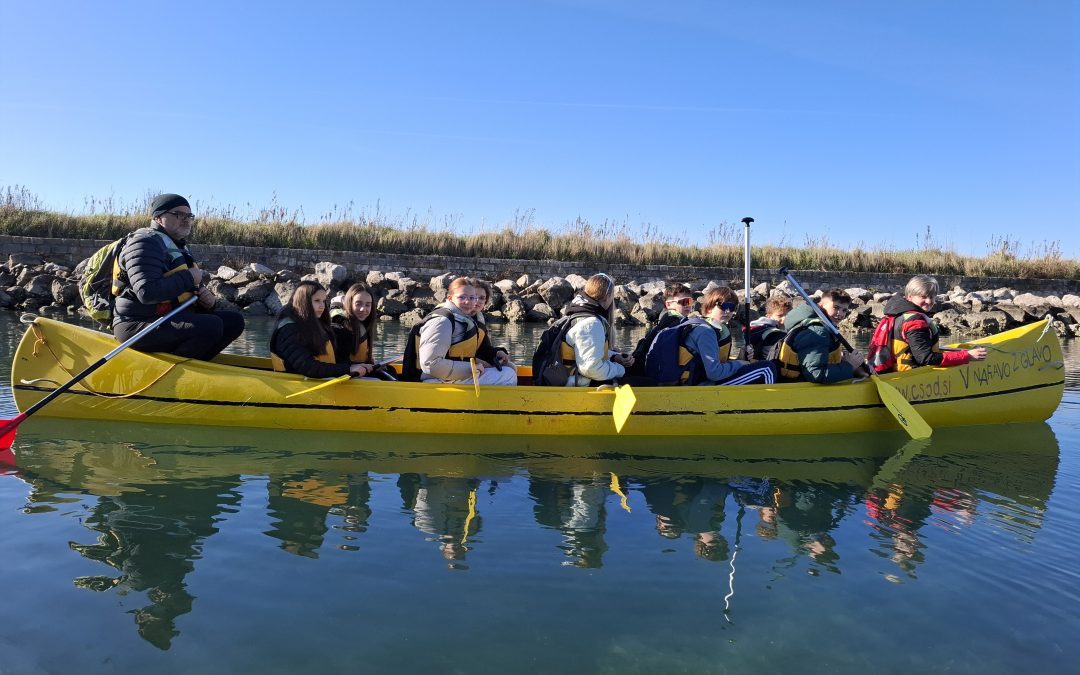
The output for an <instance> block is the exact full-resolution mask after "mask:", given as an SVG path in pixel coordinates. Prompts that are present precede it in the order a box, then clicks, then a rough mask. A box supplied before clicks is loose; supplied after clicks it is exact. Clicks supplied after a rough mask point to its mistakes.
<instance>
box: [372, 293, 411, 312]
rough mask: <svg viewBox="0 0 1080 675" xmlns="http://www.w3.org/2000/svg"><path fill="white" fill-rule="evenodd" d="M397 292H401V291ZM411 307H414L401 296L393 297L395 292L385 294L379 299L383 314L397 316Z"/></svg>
mask: <svg viewBox="0 0 1080 675" xmlns="http://www.w3.org/2000/svg"><path fill="white" fill-rule="evenodd" d="M395 292H396V293H400V291H395ZM410 309H412V307H410V306H409V305H408V304H407V303H405V302H403V301H402V300H401V299H400V298H399V297H393V294H389V295H385V296H383V297H382V298H380V299H379V314H381V315H383V316H392V317H394V318H397V317H399V316H401V315H402V314H404V313H405V312H407V311H409V310H410Z"/></svg>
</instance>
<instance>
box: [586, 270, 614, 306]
mask: <svg viewBox="0 0 1080 675" xmlns="http://www.w3.org/2000/svg"><path fill="white" fill-rule="evenodd" d="M582 292H583V293H585V295H587V296H589V297H590V298H592V299H593V300H595V301H597V302H599V303H600V304H604V298H606V297H608V296H609V295H612V294H614V293H615V280H614V279H612V278H611V277H609V276H608V275H606V274H603V273H601V274H594V275H592V276H591V277H589V280H588V281H586V282H585V288H584V289H583V291H582Z"/></svg>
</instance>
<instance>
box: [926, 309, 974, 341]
mask: <svg viewBox="0 0 1080 675" xmlns="http://www.w3.org/2000/svg"><path fill="white" fill-rule="evenodd" d="M934 319H935V320H936V321H937V323H938V326H940V327H941V330H942V332H943V333H945V334H946V335H948V334H950V333H952V332H953V331H959V332H961V333H962V332H964V331H965V330H966V329H967V324H966V323H964V315H963V314H961V313H960V312H958V311H956V310H955V309H946V310H942V311H940V312H938V313H937V314H935V315H934Z"/></svg>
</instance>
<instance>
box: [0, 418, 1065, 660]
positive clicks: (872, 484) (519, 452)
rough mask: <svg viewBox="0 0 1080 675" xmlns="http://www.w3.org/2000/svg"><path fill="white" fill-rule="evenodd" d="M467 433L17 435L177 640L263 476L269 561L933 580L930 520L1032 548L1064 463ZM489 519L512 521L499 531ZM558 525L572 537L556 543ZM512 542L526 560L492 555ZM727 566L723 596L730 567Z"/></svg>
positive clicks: (66, 430)
mask: <svg viewBox="0 0 1080 675" xmlns="http://www.w3.org/2000/svg"><path fill="white" fill-rule="evenodd" d="M38 429H42V430H41V431H38ZM169 434H175V436H172V437H170V436H169ZM117 438H122V439H125V440H124V442H123V443H118V442H116V440H115V439H117ZM410 441H411V442H410ZM667 441H670V442H667ZM462 442H463V441H462V440H461V439H457V438H439V437H432V436H425V437H422V438H419V440H417V439H409V438H408V437H402V436H400V435H393V436H361V435H349V434H325V435H321V434H320V435H315V434H311V433H302V432H295V433H282V432H268V431H266V432H263V431H256V430H229V429H214V430H213V431H212V432H210V433H207V432H206V431H205V430H202V429H199V428H196V427H168V428H162V427H158V426H150V425H146V426H140V425H131V424H123V425H110V424H106V423H100V422H95V423H87V422H77V421H61V420H49V423H48V428H47V433H46V432H45V431H44V428H43V427H36V426H32V425H30V424H28V425H27V429H26V430H25V431H24V432H21V433H20V436H19V439H18V448H17V450H18V454H17V456H18V465H17V467H15V468H14V469H13V473H12V475H14V476H16V477H18V478H20V479H21V480H23V481H24V482H26V483H27V484H28V485H29V486H30V492H29V495H28V497H27V507H26V509H25V512H26V513H27V516H28V517H43V516H47V515H49V514H52V515H53V516H57V515H60V516H63V515H65V514H70V513H72V512H73V507H72V506H71V504H72V502H77V503H80V504H81V507H80V508H78V509H74V511H76V512H78V513H79V514H83V513H85V514H86V515H84V516H82V518H81V523H82V525H83V526H85V527H86V528H87V529H88V530H90V531H91V533H93V535H96V537H94V538H89V537H88V538H87V540H80V541H75V542H71V544H70V547H71V549H72V550H74V551H76V552H78V553H79V554H80V555H81V556H83V557H84V558H85V559H87V560H90V561H94V562H97V563H102V564H104V565H107V566H109V567H111V568H112V571H109V572H108V573H104V574H102V573H96V574H94V573H89V574H85V575H82V576H79V577H78V578H76V579H75V584H76V585H77V586H79V587H81V588H85V589H89V590H93V591H97V592H101V593H106V594H115V595H117V596H121V595H127V596H128V599H127V600H125V603H126V604H127V605H129V606H130V605H131V604H132V602H133V600H132V599H131V598H137V599H138V600H137V602H138V603H140V605H141V606H139V607H137V608H136V609H128V610H125V611H130V612H131V613H132V614H133V615H134V619H135V623H136V627H137V630H138V633H139V635H140V636H142V637H143V638H144V639H145V640H146V641H147V642H149V643H151V644H153V645H154V646H156V647H158V648H160V649H168V648H169V647H170V645H171V644H172V642H173V640H175V639H176V637H177V635H178V628H177V623H176V620H177V617H180V616H182V615H185V614H188V613H191V612H192V611H193V609H194V608H195V606H196V605H195V597H194V596H193V595H192V593H191V591H190V590H189V587H188V581H187V578H188V575H189V574H190V573H191V572H193V571H194V570H195V568H196V566H197V565H198V564H199V561H200V560H202V559H203V556H204V549H205V548H206V547H207V546H208V545H210V546H214V545H215V543H216V541H217V539H220V538H223V537H224V538H226V539H227V538H228V537H230V536H232V537H238V536H241V534H242V533H239V532H232V531H230V532H225V533H221V525H222V523H223V522H224V521H227V520H229V519H230V518H231V517H233V515H234V514H236V513H238V512H240V511H245V512H249V513H250V512H251V511H253V510H254V509H261V508H262V505H261V503H260V502H259V501H258V500H252V499H251V496H252V494H253V492H252V491H251V487H252V486H253V485H254V486H255V487H258V488H261V483H262V482H265V490H266V494H267V500H266V502H265V504H266V506H265V509H266V513H265V516H266V518H267V521H268V522H269V527H268V528H266V527H263V528H261V529H260V531H261V532H262V534H257V536H258V537H263V539H261V541H263V542H266V543H270V542H271V541H273V542H274V544H275V545H274V546H273V547H271V549H270V550H277V549H280V550H282V551H285V552H288V553H289V554H292V555H295V556H300V557H303V558H306V559H309V560H311V561H315V560H320V559H322V558H326V557H328V556H331V555H332V554H335V553H341V552H347V551H354V552H359V553H360V555H361V556H363V559H365V560H367V561H368V562H369V564H370V563H371V561H373V560H374V559H379V560H380V561H383V562H382V564H386V565H389V566H391V567H392V568H394V569H399V570H400V571H401V572H402V573H403V574H404V575H406V576H408V577H410V578H419V577H421V576H422V575H425V574H430V569H431V568H430V564H431V563H434V562H435V561H438V562H439V564H440V565H441V564H443V563H445V564H447V565H449V567H450V568H452V569H455V570H460V571H465V570H469V567H470V566H473V567H475V566H477V565H478V564H480V562H484V563H485V564H486V565H488V566H489V567H498V568H499V569H500V570H501V571H503V572H504V573H505V574H508V575H511V574H514V570H515V562H517V561H513V560H496V559H495V557H496V556H498V555H504V556H505V555H510V554H511V553H510V552H511V551H513V554H515V555H524V554H523V553H522V551H521V548H520V547H530V548H529V550H532V551H545V550H546V551H548V552H549V553H548V554H547V555H550V558H543V557H541V558H540V563H541V564H543V563H544V562H545V560H547V561H550V564H554V565H565V566H568V567H581V568H592V569H595V568H600V567H602V566H603V564H604V562H605V557H608V556H610V555H612V554H614V553H615V552H616V551H617V552H618V553H619V554H620V556H621V558H620V565H622V566H625V565H627V564H629V563H628V561H631V562H636V558H635V556H637V557H640V555H641V554H642V552H650V551H658V550H659V551H662V552H669V551H670V552H679V551H686V552H688V553H690V554H691V555H692V557H693V558H696V559H699V560H703V561H712V562H714V563H723V562H725V561H727V562H729V563H732V567H733V566H734V565H733V564H734V558H735V556H736V555H737V554H738V552H739V551H740V550H742V549H748V548H753V549H754V550H753V551H750V552H748V558H749V559H748V560H747V559H746V558H744V557H743V556H742V555H739V557H738V560H739V562H740V564H741V565H743V567H741V568H740V573H741V574H747V572H746V571H744V570H747V569H748V567H746V566H748V565H757V566H758V567H759V568H761V569H765V570H766V571H768V570H770V569H771V570H772V571H773V572H774V573H783V571H784V570H787V569H790V568H794V567H797V566H805V567H806V571H807V572H809V573H810V574H821V573H837V572H840V571H841V569H842V568H845V565H846V564H849V563H850V564H851V565H852V566H855V565H854V562H855V559H856V558H858V557H863V556H865V553H866V552H867V551H869V552H870V553H871V554H873V555H874V556H878V557H879V558H881V559H885V560H887V561H890V562H889V563H888V565H889V567H890V568H891V569H892V570H893V571H895V572H896V573H897V574H898V575H901V576H903V577H905V578H907V579H909V580H914V579H916V572H917V571H918V568H919V566H920V565H926V564H928V563H929V562H930V561H931V560H933V559H934V558H933V556H931V555H930V550H929V549H928V547H927V546H928V545H927V543H926V541H925V539H926V537H925V535H926V534H927V529H928V528H945V529H947V530H954V531H959V530H960V529H961V528H963V527H965V526H966V525H968V524H970V523H972V522H973V520H974V519H976V517H978V518H979V519H980V520H988V521H990V524H991V525H992V526H999V528H1000V529H1001V530H1003V531H1006V532H1008V533H1010V534H1011V535H1013V536H1017V537H1020V538H1022V539H1025V540H1027V539H1031V538H1033V537H1034V536H1035V534H1036V532H1037V531H1038V530H1039V528H1040V527H1041V521H1042V515H1043V513H1044V511H1045V508H1046V501H1047V499H1048V497H1049V494H1050V491H1051V490H1052V489H1053V481H1054V478H1055V475H1056V471H1057V464H1058V453H1059V451H1058V444H1057V440H1056V438H1055V437H1054V435H1053V432H1052V431H1051V430H1050V428H1049V427H1048V426H1046V425H1045V424H1037V425H1013V426H1002V427H987V428H978V429H962V430H955V431H952V430H942V431H940V432H939V433H937V434H935V436H934V438H933V440H932V441H931V442H930V443H928V444H925V446H920V447H918V448H916V451H914V452H911V451H910V448H909V446H908V445H906V443H907V439H906V437H904V436H903V435H902V434H898V433H896V434H872V435H843V436H823V437H806V438H800V439H799V442H798V443H787V444H785V445H784V446H783V447H781V446H776V445H765V444H763V441H762V439H757V440H756V441H752V440H747V441H746V443H740V444H736V445H738V446H739V447H740V452H743V453H747V452H748V453H749V454H748V455H747V456H749V457H751V458H750V459H741V460H732V459H727V458H723V457H717V456H716V454H715V453H716V452H717V448H716V444H715V441H712V440H711V439H701V438H696V439H677V440H671V439H667V440H666V442H665V443H664V444H661V445H658V444H656V443H655V442H654V441H651V440H649V439H643V440H641V441H640V442H638V443H637V444H633V443H628V442H627V439H619V440H618V442H616V443H613V442H612V441H610V440H605V439H565V438H560V439H558V440H557V441H545V440H544V439H543V438H527V439H523V438H499V437H489V438H485V442H484V454H468V453H463V452H462V451H461V448H460V447H459V444H460V443H462ZM730 443H731V439H726V440H725V443H724V445H725V446H727V445H729V444H730ZM752 443H756V444H757V445H756V446H753V445H751V444H752ZM303 448H317V449H313V450H303ZM10 478H11V476H10V475H9V476H2V475H0V480H9V479H10ZM245 486H246V487H247V490H246V491H245ZM485 510H487V511H488V512H489V513H495V512H496V510H497V512H498V515H499V518H497V519H490V518H489V519H488V520H485V518H484V516H483V512H485ZM530 512H531V517H530ZM508 514H510V515H509V516H508ZM522 514H524V515H525V517H524V519H523V518H521V515H522ZM255 515H256V516H258V515H260V514H255ZM510 516H513V521H514V522H512V523H510V520H511V517H510ZM642 519H646V520H642ZM376 520H377V521H378V524H379V528H377V529H374V528H373V523H375V522H376ZM523 521H524V522H523ZM529 521H532V522H529ZM537 526H539V527H537ZM551 531H557V532H558V534H559V538H560V540H559V542H558V543H557V544H556V546H555V547H551V545H550V543H549V541H548V536H547V534H540V533H550V532H551ZM417 532H419V533H421V534H422V535H423V536H424V537H425V538H427V539H428V540H429V541H431V542H433V543H434V544H435V547H434V550H431V553H430V556H427V557H425V556H421V558H424V559H423V560H415V559H413V558H412V557H411V556H413V554H412V552H411V549H410V551H403V550H402V549H403V546H402V545H401V544H400V542H402V541H405V542H407V541H408V540H409V539H411V538H412V537H415V535H416V533H417ZM404 533H411V536H409V537H405V538H404V539H402V535H403V534H404ZM481 533H482V534H481ZM215 535H216V537H217V539H216V538H215ZM511 538H512V539H513V540H514V542H515V546H514V547H511V548H505V547H499V546H495V545H487V543H485V542H491V543H492V544H494V543H495V542H498V541H506V540H508V539H511ZM361 542H366V543H365V544H364V545H363V546H361V545H360V544H361ZM616 542H617V543H616ZM222 543H223V544H224V543H225V542H222ZM243 543H244V544H246V545H248V546H249V548H250V544H251V542H247V541H245V542H243ZM256 543H257V542H256ZM481 543H484V545H483V546H482V547H481V548H476V546H477V545H478V544H481ZM233 546H235V544H233ZM256 548H257V547H256ZM429 550H430V549H429ZM259 552H262V551H261V550H260V551H259ZM691 552H692V553H691ZM848 557H850V558H851V560H850V561H849V563H846V562H845V560H846V559H848ZM940 557H942V558H944V559H948V556H940ZM360 559H361V558H358V560H360ZM536 561H537V558H536V557H535V556H534V557H533V558H532V559H531V562H532V563H534V564H535V563H536ZM663 561H670V562H663ZM272 562H273V561H271V560H268V559H266V558H255V559H245V560H243V561H242V562H241V563H234V564H242V565H244V566H245V567H251V568H255V569H257V568H259V567H262V566H264V565H267V564H271V563H272ZM204 564H209V563H204ZM217 564H219V565H220V564H222V563H221V562H220V561H219V562H218V563H217ZM648 564H650V565H656V564H667V565H676V564H681V563H678V562H677V560H675V559H662V562H660V563H657V562H656V561H655V560H654V561H652V562H650V563H648ZM939 564H941V563H939ZM500 565H501V567H500ZM864 565H865V563H864ZM856 568H857V569H862V568H858V567H857V566H856ZM309 569H310V568H309ZM712 569H715V574H716V575H717V579H718V585H720V584H722V585H723V586H724V587H726V586H727V584H728V572H729V570H728V566H727V565H723V564H717V565H716V566H715V568H712ZM749 569H752V568H749ZM522 574H525V572H522ZM758 590H760V589H758ZM204 592H205V591H204ZM753 592H755V589H752V588H747V589H745V590H743V594H744V595H747V594H751V593H753Z"/></svg>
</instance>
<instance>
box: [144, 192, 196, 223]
mask: <svg viewBox="0 0 1080 675" xmlns="http://www.w3.org/2000/svg"><path fill="white" fill-rule="evenodd" d="M177 206H186V207H188V208H189V209H190V208H191V204H188V200H186V199H184V198H183V197H181V196H180V195H174V194H172V193H169V194H164V195H158V196H157V197H154V201H152V202H150V210H151V211H153V215H152V216H151V217H153V218H157V217H158V216H160V215H161V214H163V213H165V212H166V211H169V210H171V209H175V208H176V207H177Z"/></svg>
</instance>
